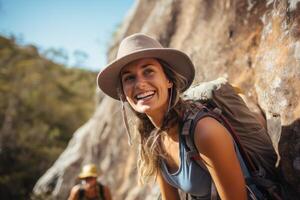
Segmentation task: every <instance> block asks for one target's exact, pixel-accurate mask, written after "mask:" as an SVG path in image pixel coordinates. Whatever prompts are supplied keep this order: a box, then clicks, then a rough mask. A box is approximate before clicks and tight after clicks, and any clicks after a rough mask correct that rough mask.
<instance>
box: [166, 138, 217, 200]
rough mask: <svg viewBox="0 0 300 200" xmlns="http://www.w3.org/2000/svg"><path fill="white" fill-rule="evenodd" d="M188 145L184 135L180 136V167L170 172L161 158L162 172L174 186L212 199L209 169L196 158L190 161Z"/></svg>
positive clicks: (200, 197)
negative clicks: (199, 163) (202, 166)
mask: <svg viewBox="0 0 300 200" xmlns="http://www.w3.org/2000/svg"><path fill="white" fill-rule="evenodd" d="M184 145H186V144H185V143H184V139H182V136H180V137H179V155H180V156H179V157H180V165H179V169H178V170H177V172H175V173H169V170H168V167H167V164H166V162H165V161H164V160H161V167H160V168H161V172H162V175H163V177H164V179H165V180H166V181H167V182H168V183H169V184H170V185H172V186H173V187H175V188H179V189H181V190H182V191H184V192H186V193H189V194H191V195H193V196H196V197H197V199H201V200H206V199H210V190H211V176H210V174H209V172H208V171H206V170H204V169H202V168H201V167H200V166H199V165H198V164H197V163H196V162H195V161H194V160H191V161H190V162H188V159H187V152H186V148H185V146H184Z"/></svg>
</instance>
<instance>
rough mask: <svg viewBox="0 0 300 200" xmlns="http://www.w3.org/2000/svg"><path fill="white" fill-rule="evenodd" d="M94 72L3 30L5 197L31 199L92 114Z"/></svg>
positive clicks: (0, 134) (0, 75)
mask: <svg viewBox="0 0 300 200" xmlns="http://www.w3.org/2000/svg"><path fill="white" fill-rule="evenodd" d="M95 77H96V74H95V73H93V72H89V71H85V70H82V69H67V68H65V67H64V66H61V65H57V64H55V63H53V62H51V61H49V60H47V59H45V58H42V57H41V56H39V54H38V52H37V50H36V48H35V47H33V46H28V47H18V46H17V45H15V44H14V42H13V41H11V40H8V39H6V38H3V37H1V36H0V96H1V98H0V163H1V164H0V199H28V197H29V195H30V192H31V190H32V188H33V186H34V184H35V182H36V181H37V179H38V178H39V177H40V176H41V175H42V174H43V173H44V172H45V170H46V169H48V168H49V167H50V166H51V165H52V164H53V162H54V160H55V159H56V158H57V157H58V155H59V154H60V153H61V152H62V151H63V149H64V148H65V147H66V145H67V142H68V140H69V139H70V138H71V136H72V133H73V132H74V131H75V130H76V129H77V128H78V127H79V126H81V125H82V124H83V123H84V122H85V121H86V120H87V119H89V117H90V115H91V114H92V112H93V110H94V95H95Z"/></svg>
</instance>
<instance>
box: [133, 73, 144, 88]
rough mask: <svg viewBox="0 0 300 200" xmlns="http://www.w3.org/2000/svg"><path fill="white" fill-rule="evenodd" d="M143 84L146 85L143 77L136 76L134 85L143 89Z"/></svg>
mask: <svg viewBox="0 0 300 200" xmlns="http://www.w3.org/2000/svg"><path fill="white" fill-rule="evenodd" d="M145 86H146V80H145V78H144V77H142V76H139V77H137V78H136V84H135V87H136V88H139V89H143V88H144V87H145Z"/></svg>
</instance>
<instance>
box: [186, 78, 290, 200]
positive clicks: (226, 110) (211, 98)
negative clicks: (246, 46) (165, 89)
mask: <svg viewBox="0 0 300 200" xmlns="http://www.w3.org/2000/svg"><path fill="white" fill-rule="evenodd" d="M184 98H185V99H192V100H193V101H195V105H196V107H195V108H193V109H192V110H191V111H189V112H187V113H185V116H184V125H183V128H182V132H181V134H182V136H183V139H184V142H185V144H186V145H185V146H186V148H187V149H186V151H187V152H188V158H187V159H188V161H187V162H190V161H191V160H194V161H196V163H198V164H199V165H200V167H202V168H204V169H205V170H207V169H206V167H205V166H204V164H203V163H202V162H201V158H200V156H199V153H198V150H197V148H196V146H195V144H194V137H193V133H194V130H195V127H196V124H197V122H198V121H199V120H200V119H202V118H204V117H212V118H214V119H216V120H217V121H219V122H220V123H221V124H222V125H223V126H224V127H225V128H226V129H227V130H228V132H229V133H230V134H231V136H232V138H233V141H234V143H235V147H236V153H237V157H238V159H239V162H240V165H241V168H242V171H243V174H244V177H245V182H246V187H247V192H248V198H249V199H253V200H256V199H257V200H265V199H274V200H282V199H285V198H284V197H283V196H282V193H283V192H282V191H281V190H282V188H281V187H280V184H278V183H276V182H275V181H273V180H271V179H270V178H271V177H273V176H274V175H275V173H276V172H275V163H276V158H277V156H276V153H275V150H274V148H273V145H272V142H271V139H270V138H269V136H268V135H267V132H266V130H265V129H264V127H263V126H262V125H261V124H260V123H259V122H258V120H257V119H256V117H255V115H254V113H252V112H251V111H250V110H249V108H248V107H247V105H246V104H245V102H244V101H243V100H242V98H241V97H240V96H239V95H238V94H237V92H236V90H235V88H234V87H233V86H232V85H230V84H229V83H228V82H227V80H226V79H224V78H219V79H217V80H215V81H211V82H206V83H202V84H200V85H197V86H194V87H192V88H191V89H189V90H188V91H187V92H186V93H185V96H184ZM192 198H193V197H192ZM211 199H218V194H217V191H216V188H215V186H214V184H213V181H212V186H211Z"/></svg>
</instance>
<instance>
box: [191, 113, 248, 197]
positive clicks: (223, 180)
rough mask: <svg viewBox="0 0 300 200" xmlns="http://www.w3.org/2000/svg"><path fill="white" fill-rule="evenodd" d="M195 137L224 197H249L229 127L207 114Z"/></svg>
mask: <svg viewBox="0 0 300 200" xmlns="http://www.w3.org/2000/svg"><path fill="white" fill-rule="evenodd" d="M194 139H195V145H196V147H197V149H198V150H199V152H200V156H201V158H202V159H203V160H204V164H205V165H206V166H207V168H208V171H209V173H210V175H211V177H212V179H213V181H214V183H215V185H216V189H217V191H218V194H219V195H220V197H221V199H222V200H246V199H247V194H246V185H245V180H244V177H243V173H242V170H241V167H240V164H239V161H238V158H237V156H236V152H235V149H234V144H233V139H232V137H231V136H230V133H228V131H227V129H226V128H225V127H224V126H223V125H222V124H220V123H219V122H218V121H217V120H215V119H213V118H210V117H206V118H204V119H202V120H200V121H199V122H198V123H197V125H196V129H195V135H194Z"/></svg>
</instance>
